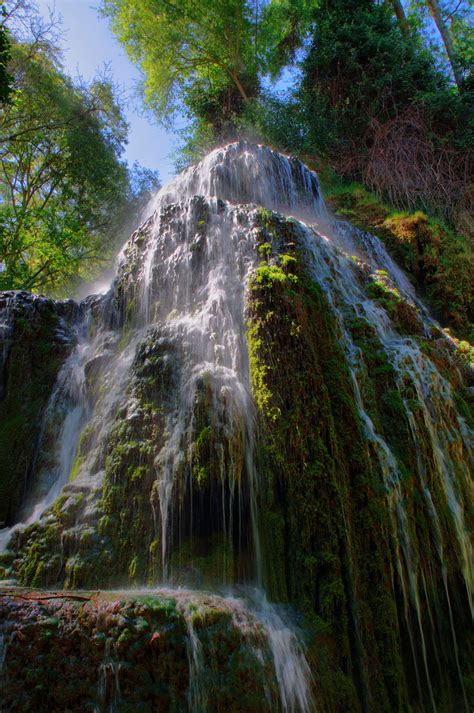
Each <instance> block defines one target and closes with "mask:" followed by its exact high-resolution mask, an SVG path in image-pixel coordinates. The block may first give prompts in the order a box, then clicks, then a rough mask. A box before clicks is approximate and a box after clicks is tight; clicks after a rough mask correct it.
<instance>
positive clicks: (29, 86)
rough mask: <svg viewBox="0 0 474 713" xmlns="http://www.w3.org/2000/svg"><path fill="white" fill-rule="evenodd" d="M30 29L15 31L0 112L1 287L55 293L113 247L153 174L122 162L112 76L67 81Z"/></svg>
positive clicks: (123, 134)
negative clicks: (19, 35)
mask: <svg viewBox="0 0 474 713" xmlns="http://www.w3.org/2000/svg"><path fill="white" fill-rule="evenodd" d="M21 5H22V4H21V3H20V6H21ZM23 9H25V11H26V10H31V12H33V10H34V8H29V6H28V5H26V6H25V8H23ZM31 22H34V19H33V20H31ZM30 34H33V36H32V37H26V38H24V39H22V40H21V41H20V40H19V39H15V34H13V40H12V45H11V57H10V60H9V64H8V70H9V72H11V74H12V76H13V88H14V94H13V99H12V101H11V102H10V104H9V105H7V106H5V107H4V109H3V111H2V113H1V115H0V156H1V159H2V181H1V185H0V255H1V259H2V263H3V265H2V268H3V270H2V272H0V289H18V288H21V289H27V290H43V291H44V290H49V291H51V290H56V291H57V290H58V289H60V288H61V287H62V286H63V285H64V283H66V282H68V283H70V282H71V280H77V279H78V278H80V277H81V276H85V274H86V273H89V277H90V272H91V270H92V269H93V267H94V266H95V265H98V263H99V262H101V261H103V260H104V259H106V258H107V257H108V256H110V255H111V254H112V251H113V250H114V249H115V248H116V247H117V242H118V241H120V239H121V237H122V235H123V233H122V229H124V228H125V229H126V230H127V232H128V229H129V228H130V224H131V223H133V222H134V220H135V219H136V217H137V215H138V211H139V210H140V206H141V204H142V202H143V201H145V200H147V199H148V198H149V193H150V191H151V190H153V187H154V186H156V184H157V177H156V174H154V173H153V172H150V171H146V170H145V169H142V168H141V167H139V166H138V165H135V166H134V167H133V168H132V169H131V170H129V169H128V167H127V165H126V164H125V163H124V162H123V161H122V160H121V154H122V152H123V148H124V144H125V143H126V139H127V130H128V127H127V124H126V122H125V119H124V117H123V114H122V109H121V106H120V104H119V102H118V99H117V96H116V92H115V89H114V87H113V86H112V84H111V83H110V81H109V80H108V79H107V78H105V77H103V78H97V79H95V80H94V81H93V82H92V83H91V84H89V85H86V84H82V83H80V82H73V81H72V80H71V79H70V78H69V77H68V76H67V75H66V74H65V73H64V72H63V70H62V68H61V57H60V55H59V53H58V50H57V49H56V48H55V46H54V44H53V39H52V38H51V37H49V36H48V34H47V33H46V34H44V35H43V34H42V36H41V42H40V41H38V40H37V39H36V37H35V35H34V33H33V31H32V33H30ZM134 203H136V204H135V205H133V204H134Z"/></svg>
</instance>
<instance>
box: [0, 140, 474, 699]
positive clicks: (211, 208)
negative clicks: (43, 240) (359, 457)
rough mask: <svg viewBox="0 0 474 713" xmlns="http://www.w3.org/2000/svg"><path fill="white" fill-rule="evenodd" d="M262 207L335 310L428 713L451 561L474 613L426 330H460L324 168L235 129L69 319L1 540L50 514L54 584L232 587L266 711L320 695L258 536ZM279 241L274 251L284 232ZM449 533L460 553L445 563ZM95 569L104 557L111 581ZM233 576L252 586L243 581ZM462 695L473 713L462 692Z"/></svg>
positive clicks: (193, 659)
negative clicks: (322, 176)
mask: <svg viewBox="0 0 474 713" xmlns="http://www.w3.org/2000/svg"><path fill="white" fill-rule="evenodd" d="M269 211H276V212H278V213H279V214H281V215H283V216H285V217H286V218H289V219H290V222H291V230H292V231H293V232H292V235H293V234H294V236H296V237H295V238H294V239H295V241H296V247H297V250H299V251H301V253H302V254H303V255H304V264H305V269H306V270H307V271H308V273H309V275H310V276H311V279H312V280H313V281H314V283H315V284H316V285H317V286H318V288H319V289H320V290H321V291H322V293H323V295H324V298H325V300H326V302H327V305H328V308H329V310H330V312H331V315H332V318H333V319H334V321H335V324H336V325H337V330H338V339H339V342H340V344H341V346H342V349H343V352H344V354H345V358H346V362H347V367H348V369H349V374H350V379H351V387H352V395H351V398H353V401H354V403H355V406H356V411H357V415H358V418H359V420H360V424H361V428H362V431H363V434H364V438H365V442H366V449H367V458H368V459H369V461H370V463H371V464H372V466H373V468H374V469H376V470H378V472H380V474H381V478H382V483H383V490H384V494H385V498H386V503H387V508H388V510H387V512H388V522H387V523H386V524H387V527H388V528H389V529H390V537H391V541H392V542H393V552H394V573H393V588H394V591H397V592H400V596H401V600H402V602H401V606H400V612H402V616H403V618H404V624H403V625H404V627H405V630H406V632H407V636H408V639H409V645H410V650H411V656H412V662H413V667H414V671H415V677H416V682H417V688H418V697H419V700H420V701H423V703H424V705H425V706H427V707H426V710H428V709H431V710H433V711H435V710H436V702H435V693H434V692H433V685H434V684H433V672H432V666H431V663H430V661H429V658H430V652H431V650H432V649H433V648H434V650H435V651H436V650H437V647H438V646H439V644H438V643H437V642H436V641H435V638H434V637H436V636H437V635H438V634H437V633H436V631H435V629H436V626H435V625H434V623H433V622H434V620H435V619H436V617H437V615H438V611H437V608H439V610H441V609H443V611H446V612H447V616H448V625H449V634H450V636H449V644H448V645H449V646H450V647H452V651H453V657H454V661H455V666H456V670H457V675H458V679H459V681H460V683H459V686H460V687H461V688H463V683H462V674H461V664H460V658H459V645H458V635H459V634H458V632H457V630H456V626H455V624H454V619H455V613H454V609H455V602H454V596H453V592H454V591H455V583H454V582H453V581H451V577H452V571H453V566H452V560H453V558H454V559H455V560H456V562H457V565H458V567H459V571H460V572H462V577H463V581H464V588H465V592H464V596H465V599H466V602H468V604H469V606H470V608H471V611H472V610H473V609H472V607H473V602H472V581H473V563H472V556H471V551H470V541H469V534H468V529H467V523H466V515H465V506H466V493H468V492H469V489H470V488H471V487H472V486H471V481H470V457H471V456H470V448H471V446H472V434H471V432H470V430H469V427H468V424H467V423H466V421H465V419H464V418H463V416H462V415H461V414H460V413H459V412H458V409H457V406H456V398H455V394H454V393H453V387H452V385H451V384H450V383H449V381H448V379H447V378H446V377H445V376H443V375H442V374H441V373H440V372H439V370H438V368H437V366H436V365H435V363H434V362H433V361H432V360H431V358H430V356H428V355H427V354H426V353H424V351H423V349H422V347H421V345H420V339H421V336H427V335H429V334H430V333H432V332H433V330H438V332H439V333H440V334H441V337H440V338H442V339H445V340H446V341H448V340H449V337H447V336H445V335H442V333H441V332H440V330H439V327H438V325H437V324H436V322H435V321H434V320H433V319H432V318H431V316H430V315H429V312H428V310H427V309H426V308H425V306H424V305H423V304H422V302H421V301H420V300H419V298H418V297H417V295H416V294H415V291H414V289H413V287H412V285H411V284H410V282H409V280H408V279H407V277H406V276H405V275H404V274H403V272H402V271H401V270H400V269H399V268H398V267H397V266H396V264H395V263H394V262H393V260H392V259H391V257H390V256H389V254H388V253H387V251H386V249H385V247H384V246H383V244H382V243H381V242H380V241H379V240H378V239H377V238H375V237H374V236H371V235H369V234H367V233H364V232H363V231H360V230H357V229H355V228H353V227H351V226H349V225H348V224H346V223H343V222H340V221H337V220H335V219H333V218H331V217H330V216H329V215H328V213H327V210H326V208H325V205H324V201H323V199H322V196H321V192H320V189H319V184H318V180H317V177H316V175H315V174H314V173H313V172H312V171H310V170H309V169H307V168H306V167H305V166H304V165H303V164H302V163H301V162H300V161H297V160H295V159H290V158H288V157H286V156H283V155H281V154H278V153H276V152H274V151H272V150H270V149H268V148H265V147H262V146H252V145H250V144H247V143H246V142H237V143H234V144H230V145H228V146H225V147H222V148H219V149H216V150H215V151H213V152H211V153H210V154H209V155H208V156H207V157H206V158H205V159H204V160H203V161H201V162H200V163H199V164H197V165H196V166H193V167H191V168H189V169H187V170H186V171H184V172H183V173H182V174H181V175H180V176H178V177H177V178H176V179H175V180H174V181H173V182H172V183H171V184H170V185H168V186H165V187H164V188H162V189H161V190H160V191H159V192H158V194H157V196H156V198H155V201H154V204H153V214H152V215H151V216H150V217H149V219H148V220H147V221H146V222H145V223H144V224H143V225H142V226H141V227H140V228H139V229H138V230H137V231H135V233H134V234H133V235H132V237H131V239H130V240H129V242H128V243H127V244H126V245H125V246H124V248H123V250H122V251H121V254H120V256H119V259H118V264H117V274H116V277H115V280H114V282H113V283H112V286H111V288H110V290H109V291H108V292H107V293H106V294H103V295H100V296H95V297H92V298H87V299H86V300H85V301H84V302H83V303H82V305H81V310H80V313H79V316H76V317H75V321H73V328H74V331H75V334H76V344H75V347H74V348H73V349H72V351H71V353H70V354H69V356H68V358H67V359H66V360H65V361H64V363H63V365H62V367H61V368H60V369H59V371H58V375H57V378H56V384H55V386H54V389H53V390H52V392H51V395H50V398H49V400H48V403H47V406H46V408H45V409H44V411H43V413H42V419H41V428H40V429H39V433H38V446H37V450H36V456H35V460H34V464H33V465H32V467H31V471H32V474H31V476H30V485H29V490H28V492H27V494H26V497H25V498H24V499H23V502H22V507H21V509H20V510H19V512H18V513H17V516H16V521H15V522H11V523H8V527H7V528H6V529H5V530H3V531H2V532H1V533H0V537H1V539H0V543H1V544H2V545H3V547H4V548H5V550H7V552H8V550H9V548H12V547H16V548H17V549H18V551H19V552H20V554H21V552H24V551H25V552H26V550H25V549H22V548H24V542H25V538H26V541H27V542H30V540H29V539H28V538H29V537H30V535H29V534H28V533H30V532H32V533H33V534H32V535H31V537H32V538H33V540H34V538H35V537H40V538H41V536H42V535H41V532H42V531H45V529H46V528H47V527H48V526H49V527H52V530H53V535H51V534H49V535H48V537H50V538H51V542H53V541H54V537H55V536H56V535H55V534H54V533H55V532H56V530H57V531H58V532H60V553H59V554H58V551H57V550H56V551H55V553H56V555H57V557H56V560H54V558H50V559H48V560H47V561H46V555H45V560H44V562H43V560H40V562H43V564H42V565H41V567H40V569H39V570H35V571H39V573H40V574H38V575H37V576H38V578H39V579H40V578H41V577H51V580H48V579H47V580H46V581H47V583H49V582H50V581H51V582H54V581H56V580H55V579H54V577H56V578H59V579H61V581H63V582H65V583H66V585H67V586H70V587H71V586H78V584H79V586H85V585H87V584H88V582H89V581H91V582H93V583H94V586H96V585H99V586H110V584H111V583H113V582H114V581H118V582H123V581H124V580H125V578H126V577H127V576H128V581H130V582H131V583H132V584H133V585H135V584H136V583H137V582H138V581H139V579H140V578H142V582H141V584H145V583H147V584H148V585H150V586H157V585H160V586H163V584H164V585H165V586H166V587H167V588H169V591H174V592H178V591H180V590H178V589H173V588H177V587H179V585H183V584H184V585H189V586H192V587H199V586H203V587H213V588H215V589H216V591H218V592H220V593H221V594H222V593H223V592H225V591H227V592H228V590H229V588H230V589H231V594H230V595H229V594H227V597H225V596H224V597H223V600H225V606H226V607H229V608H230V609H231V610H232V616H233V622H234V625H235V626H237V627H240V628H243V629H245V627H246V626H247V625H248V621H249V620H252V621H254V620H255V621H257V622H258V625H259V627H261V629H262V630H263V631H264V632H265V642H266V643H265V646H266V647H267V648H266V649H265V651H266V652H267V653H264V649H263V648H262V646H261V645H260V644H259V645H258V646H255V648H254V656H255V660H256V662H257V663H258V661H260V660H262V661H263V659H264V657H265V656H266V655H269V656H270V658H271V661H272V666H273V671H274V676H275V678H276V681H277V686H278V692H279V702H278V704H276V703H275V701H274V700H273V699H272V697H271V696H272V694H271V692H269V693H268V700H269V701H270V703H269V705H270V709H275V710H276V707H277V706H278V707H279V708H278V709H281V710H282V711H284V712H285V713H286V712H288V713H297V712H298V711H300V712H301V713H306V712H309V711H313V710H315V708H316V704H315V700H314V692H313V691H314V685H315V684H314V680H313V677H312V674H311V670H310V666H309V664H308V661H307V658H306V652H305V647H304V646H303V645H302V643H301V641H300V638H299V636H298V632H297V631H296V629H295V628H294V625H293V624H292V622H291V619H288V618H287V616H286V614H285V613H284V611H283V610H281V608H279V607H277V606H276V605H274V604H271V603H270V602H269V600H268V595H267V594H266V593H265V591H264V589H265V586H266V585H265V568H266V567H267V568H268V565H269V563H268V562H265V561H264V554H263V551H262V545H261V542H260V539H261V538H260V534H261V533H260V521H261V518H260V512H259V503H260V494H261V491H262V489H263V488H265V487H268V486H267V484H265V483H263V482H262V479H261V476H260V474H259V468H258V462H257V455H256V454H257V449H258V447H257V444H258V439H259V432H258V428H259V426H258V423H259V421H258V414H257V410H256V405H255V401H254V396H253V394H252V387H251V378H250V363H249V354H248V348H247V316H246V309H247V304H248V300H249V294H248V290H249V287H248V286H249V281H250V279H251V277H252V276H253V275H254V274H255V271H256V270H257V268H258V267H259V265H260V264H261V254H260V253H259V245H260V246H261V239H260V233H261V227H260V226H261V221H262V216H263V219H264V218H265V215H267V214H268V212H269ZM271 239H272V241H274V242H273V245H272V249H273V250H274V252H275V253H277V252H278V251H279V250H280V246H279V242H278V241H279V240H280V238H279V236H278V235H274V236H271ZM374 284H376V285H382V288H383V289H384V290H385V291H386V293H387V294H389V296H392V297H393V299H395V300H396V301H397V303H398V302H403V304H404V305H405V306H406V309H407V310H409V311H410V315H412V316H413V319H414V320H415V321H416V325H417V329H418V330H419V336H420V339H418V338H417V337H416V336H414V335H412V334H410V335H407V334H404V333H403V332H402V331H401V330H400V328H399V325H398V324H397V323H396V320H395V317H394V314H392V313H391V312H390V310H389V308H388V306H387V303H384V302H383V301H380V300H378V299H377V295H376V294H375V293H374V290H373V285H374ZM371 285H372V291H371ZM1 307H2V305H1V304H0V308H1ZM10 310H11V304H10V302H8V304H6V305H5V306H3V310H2V315H1V316H0V328H1V329H2V330H3V331H2V334H4V336H3V339H2V342H3V345H4V346H3V357H2V358H3V362H5V361H6V359H7V358H8V355H7V352H8V349H9V348H10V346H9V345H10V343H11V341H12V339H14V334H13V333H12V328H11V327H10V321H9V320H10V316H9V315H10ZM355 324H358V325H359V326H360V325H361V324H362V325H364V329H366V330H368V333H370V335H371V337H370V338H371V339H372V342H373V344H376V345H377V349H380V351H381V353H383V355H384V356H383V358H384V360H385V361H384V364H386V370H390V375H391V376H390V378H391V379H392V380H393V384H394V390H395V391H396V393H397V399H399V401H397V404H399V410H400V418H401V419H403V423H404V424H406V432H407V433H408V434H409V440H408V441H407V442H406V443H405V444H404V448H405V449H406V453H407V454H408V455H409V459H408V456H407V459H406V460H404V453H403V452H402V450H403V449H401V448H400V444H399V443H396V442H395V437H394V435H393V434H391V433H390V432H388V431H387V430H386V429H384V428H383V425H381V423H380V421H379V420H378V418H377V414H376V413H375V412H374V405H373V403H372V402H371V399H370V394H369V391H370V390H369V389H368V384H369V383H370V380H371V378H372V376H371V375H370V374H369V371H370V369H369V359H368V356H367V354H366V353H364V351H363V349H362V348H361V346H360V343H359V341H358V339H357V336H356V335H355V328H354V325H355ZM12 334H13V336H12ZM2 368H3V367H2ZM407 462H409V466H407ZM471 463H472V461H471ZM408 468H410V469H411V470H410V472H407V471H408ZM415 491H416V492H420V493H421V495H422V502H421V504H418V505H417V507H419V508H421V510H422V512H423V514H426V517H427V521H428V522H429V532H428V534H427V535H426V537H427V538H428V539H429V540H430V541H432V542H433V543H434V552H435V554H436V558H437V560H438V563H439V571H440V572H441V580H440V581H441V582H442V588H443V589H442V592H443V596H444V598H445V602H444V603H441V604H440V602H439V601H432V599H431V595H430V594H429V593H428V590H430V588H434V587H435V576H437V575H435V574H434V573H433V571H432V566H431V564H430V563H431V559H430V560H429V563H428V564H426V563H425V561H424V559H423V557H421V556H420V553H419V548H418V544H417V543H418V539H417V537H418V534H417V532H415V530H416V526H415V524H414V522H413V512H412V509H411V505H410V503H411V497H412V494H413V492H415ZM58 498H59V500H58ZM52 506H53V507H52ZM32 526H34V527H33V530H31V528H32ZM35 527H36V528H37V529H36V530H35V529H34V528H35ZM25 528H26V529H25ZM42 528H43V530H42ZM55 528H56V529H55ZM49 532H51V530H50V531H49ZM33 540H31V541H33ZM451 540H454V541H455V543H456V548H455V553H454V555H452V554H450V555H449V562H448V557H447V552H448V549H449V547H450V544H451ZM48 542H49V541H48ZM48 546H49V544H48ZM52 546H56V545H52ZM43 551H44V552H46V551H47V547H46V546H45V547H44V548H43ZM27 557H28V555H24V563H25V567H27V565H28V561H27ZM94 558H95V559H94ZM102 558H103V559H102ZM11 559H13V558H11ZM19 560H20V566H22V565H21V562H22V560H21V556H20V557H19ZM102 562H104V565H102V564H100V565H99V564H98V563H102ZM53 564H54V567H55V568H56V569H54V567H53ZM94 567H95V568H96V569H97V568H99V569H101V568H102V567H103V572H102V575H100V576H102V577H103V581H101V579H100V576H99V575H97V572H96V569H94ZM88 568H89V569H88ZM30 571H31V570H28V572H30ZM101 571H102V570H101ZM45 573H46V574H45ZM25 576H26V575H25ZM28 576H29V575H28ZM114 577H115V580H114ZM395 580H396V581H395ZM242 585H245V586H246V587H247V588H244V589H239V590H232V587H242ZM249 585H251V588H249ZM236 591H238V592H241V593H242V598H240V597H239V596H238V595H237V594H236ZM354 592H355V593H354V595H353V597H354V601H353V602H352V604H353V607H352V609H353V612H352V615H351V616H352V617H353V622H352V626H353V627H354V629H355V630H356V631H357V636H359V638H360V634H359V632H358V626H359V625H358V621H357V614H356V613H354V612H357V611H358V603H357V601H356V598H357V587H356V586H354ZM394 596H395V595H394ZM458 600H459V597H456V606H458V605H459V601H458ZM179 607H180V613H181V615H182V616H183V617H184V620H185V622H186V627H187V656H188V668H189V689H188V706H189V709H190V710H193V711H196V712H199V711H205V710H206V706H207V705H208V704H207V700H208V699H207V695H208V693H207V685H208V684H207V683H206V681H207V678H206V676H207V673H206V665H207V664H206V661H205V657H204V653H203V647H202V643H201V641H200V638H199V632H198V631H197V630H196V628H195V626H194V618H195V616H196V612H197V609H196V605H194V604H193V603H192V601H191V600H190V599H189V598H185V599H184V600H182V601H181V602H180V604H179ZM427 611H428V612H429V618H430V620H431V622H432V624H433V626H431V627H430V630H428V626H427ZM431 629H432V630H431ZM119 679H120V667H119V664H117V663H116V662H115V661H112V659H110V656H108V655H107V656H106V657H105V658H104V661H103V664H102V667H101V669H100V674H99V684H98V691H99V693H98V698H99V701H100V705H101V706H102V707H100V710H103V709H104V706H106V705H108V708H107V710H115V707H116V706H117V705H118V703H119V701H120V695H121V694H120V681H119ZM463 698H464V702H465V707H466V710H467V708H468V704H467V699H466V694H465V692H464V689H463ZM272 706H274V708H272Z"/></svg>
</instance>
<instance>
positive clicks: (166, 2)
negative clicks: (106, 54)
mask: <svg viewBox="0 0 474 713" xmlns="http://www.w3.org/2000/svg"><path fill="white" fill-rule="evenodd" d="M253 10H254V8H252V7H251V5H250V3H247V2H245V1H244V0H224V1H223V2H219V3H214V2H210V1H209V0H207V2H199V3H196V2H194V1H193V0H103V13H104V14H105V15H106V16H108V17H109V18H110V19H111V22H112V28H113V30H114V32H115V34H116V35H117V37H118V38H119V40H120V41H121V42H122V43H123V44H124V46H125V49H126V51H127V53H128V54H129V56H130V57H131V59H132V60H133V61H135V62H137V63H138V64H139V65H140V67H141V69H142V72H143V75H144V94H145V100H146V103H147V104H148V106H149V107H151V108H152V109H153V111H154V112H155V114H156V115H157V116H158V118H159V119H160V120H161V121H163V122H169V121H170V120H171V118H172V117H173V116H174V115H175V113H176V112H177V111H178V110H180V111H185V112H187V113H190V114H192V115H194V116H198V117H200V118H202V119H204V120H206V121H209V122H210V123H212V124H213V125H214V126H216V127H220V126H222V125H223V124H224V123H225V122H226V121H228V120H229V118H231V117H232V116H233V115H234V114H235V113H238V112H239V111H241V110H242V107H243V106H244V105H245V104H247V103H248V102H249V101H250V99H251V97H253V96H254V95H255V93H256V92H257V91H258V77H257V57H256V52H255V44H254V40H255V36H254V28H255V15H254V14H253V12H252V11H253Z"/></svg>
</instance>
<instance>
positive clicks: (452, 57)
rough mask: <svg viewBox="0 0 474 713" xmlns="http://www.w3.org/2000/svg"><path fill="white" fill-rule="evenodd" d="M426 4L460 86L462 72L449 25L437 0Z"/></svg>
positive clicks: (427, 1) (431, 0)
mask: <svg viewBox="0 0 474 713" xmlns="http://www.w3.org/2000/svg"><path fill="white" fill-rule="evenodd" d="M426 4H427V5H428V8H429V11H430V13H431V16H432V18H433V20H434V22H435V24H436V27H437V28H438V32H439V34H440V37H441V39H442V40H443V44H444V47H445V50H446V54H447V56H448V59H449V63H450V65H451V70H452V72H453V76H454V79H455V82H456V84H457V86H458V88H461V87H462V74H461V71H460V68H459V63H458V58H457V55H456V51H455V49H454V42H453V38H452V36H451V32H450V31H449V27H448V26H447V25H446V23H445V22H444V19H443V15H442V12H441V8H440V5H439V2H438V0H426Z"/></svg>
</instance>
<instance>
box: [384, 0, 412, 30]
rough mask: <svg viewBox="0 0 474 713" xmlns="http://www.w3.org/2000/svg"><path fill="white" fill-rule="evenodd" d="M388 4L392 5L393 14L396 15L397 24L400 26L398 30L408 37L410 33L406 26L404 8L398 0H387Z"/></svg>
mask: <svg viewBox="0 0 474 713" xmlns="http://www.w3.org/2000/svg"><path fill="white" fill-rule="evenodd" d="M388 2H389V4H390V5H391V6H392V7H393V10H394V12H395V15H396V16H397V20H398V24H399V26H400V31H401V33H402V35H404V36H405V37H408V35H409V34H410V28H409V27H408V20H407V16H406V15H405V10H404V9H403V5H402V3H401V2H400V0H388Z"/></svg>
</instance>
